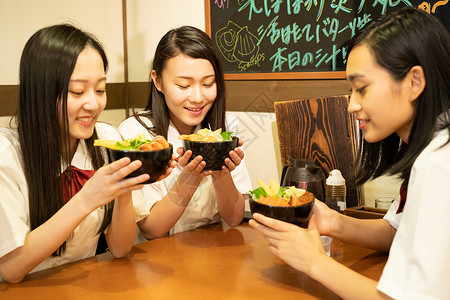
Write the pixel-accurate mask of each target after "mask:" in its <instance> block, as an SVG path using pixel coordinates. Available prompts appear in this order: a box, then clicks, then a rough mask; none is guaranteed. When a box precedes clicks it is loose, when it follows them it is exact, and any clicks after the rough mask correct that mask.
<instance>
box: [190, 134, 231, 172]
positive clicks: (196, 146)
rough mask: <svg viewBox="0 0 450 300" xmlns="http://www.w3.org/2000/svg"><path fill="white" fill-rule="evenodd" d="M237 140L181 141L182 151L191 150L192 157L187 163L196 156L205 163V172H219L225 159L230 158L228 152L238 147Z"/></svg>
mask: <svg viewBox="0 0 450 300" xmlns="http://www.w3.org/2000/svg"><path fill="white" fill-rule="evenodd" d="M238 143H239V138H238V137H235V136H233V137H232V139H231V140H230V141H222V142H197V141H187V140H183V147H184V149H185V150H186V151H187V150H191V151H192V156H191V158H190V159H189V161H191V160H193V159H194V158H195V157H196V156H197V155H201V156H202V157H203V160H204V161H205V162H206V166H205V168H204V169H203V170H205V171H209V170H212V171H220V170H222V166H223V165H225V162H224V160H225V158H227V157H228V158H230V155H229V153H230V151H231V150H233V149H234V148H236V147H237V146H238Z"/></svg>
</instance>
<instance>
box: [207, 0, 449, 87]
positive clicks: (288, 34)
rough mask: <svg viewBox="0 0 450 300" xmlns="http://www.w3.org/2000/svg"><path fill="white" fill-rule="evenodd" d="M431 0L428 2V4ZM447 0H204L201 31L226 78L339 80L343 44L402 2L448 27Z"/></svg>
mask: <svg viewBox="0 0 450 300" xmlns="http://www.w3.org/2000/svg"><path fill="white" fill-rule="evenodd" d="M427 1H431V2H427ZM448 1H449V0H441V1H436V0H425V1H423V0H370V1H369V0H358V1H356V0H206V1H205V4H206V5H205V7H206V23H207V24H206V29H207V32H208V34H209V35H210V36H211V38H212V40H213V42H214V44H215V46H216V47H217V49H218V52H219V53H220V57H221V59H222V63H223V67H224V70H225V73H226V74H227V75H234V76H228V79H243V78H248V79H252V78H256V79H272V78H280V79H282V78H344V76H345V75H344V74H345V72H344V71H345V63H346V59H347V51H346V49H347V44H348V41H349V40H350V39H351V37H352V36H353V35H354V34H355V32H356V31H357V30H359V29H361V28H362V27H364V26H365V25H366V24H368V23H369V22H370V21H371V20H373V19H376V18H377V17H379V16H381V15H383V14H386V13H388V12H390V11H392V10H396V9H399V8H402V7H405V6H414V7H419V8H420V9H423V10H427V11H428V12H429V13H432V14H435V15H436V16H438V17H439V18H440V19H441V20H442V21H443V23H444V24H445V25H446V26H447V28H449V23H450V21H449V18H450V9H449V8H450V4H448Z"/></svg>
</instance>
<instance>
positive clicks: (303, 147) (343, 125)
mask: <svg viewBox="0 0 450 300" xmlns="http://www.w3.org/2000/svg"><path fill="white" fill-rule="evenodd" d="M347 105H348V96H346V95H344V96H333V97H323V98H311V99H304V100H294V101H283V102H275V115H276V121H277V126H278V136H279V140H280V153H281V161H282V165H283V166H284V165H288V164H290V162H291V159H293V158H310V159H312V160H314V162H316V164H317V165H319V166H320V167H321V169H322V173H323V176H324V180H325V179H326V178H327V177H328V173H329V172H330V171H331V170H333V169H338V170H340V171H341V172H342V175H343V176H344V178H345V179H346V185H347V207H351V206H356V205H358V203H359V201H358V194H359V193H358V192H357V189H356V187H355V184H354V182H353V180H351V178H352V172H353V170H354V157H355V152H356V135H355V133H356V123H355V121H354V119H353V117H352V115H350V114H348V113H347Z"/></svg>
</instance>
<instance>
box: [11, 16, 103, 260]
mask: <svg viewBox="0 0 450 300" xmlns="http://www.w3.org/2000/svg"><path fill="white" fill-rule="evenodd" d="M86 46H89V47H92V48H94V49H95V50H96V51H97V52H98V53H99V54H100V56H101V57H102V60H103V67H104V70H105V72H106V70H107V68H108V60H107V58H106V54H105V51H104V50H103V47H102V46H101V44H100V43H99V42H98V41H97V39H96V38H95V37H93V36H92V35H90V34H88V33H86V32H83V31H82V30H80V29H78V28H75V27H73V26H72V25H69V24H61V25H54V26H50V27H46V28H43V29H41V30H39V31H37V32H36V33H35V34H34V35H33V36H32V37H31V38H30V39H29V40H28V42H27V43H26V45H25V47H24V49H23V52H22V57H21V60H20V75H19V76H20V93H19V95H20V96H19V97H20V99H19V113H18V114H17V127H18V133H19V140H20V146H21V150H22V157H23V163H24V171H25V177H26V179H27V182H28V195H29V210H30V223H31V230H33V229H35V228H37V227H39V226H40V225H42V224H43V223H44V222H45V221H47V220H48V219H49V218H51V217H52V216H53V215H54V214H55V213H56V212H57V211H58V210H59V209H60V208H61V207H62V206H63V205H64V203H63V192H62V191H63V189H62V182H61V177H60V175H61V167H62V166H63V165H65V167H68V168H69V169H70V168H71V165H70V161H69V162H68V161H67V160H68V159H67V157H63V154H64V153H65V154H66V156H68V157H71V153H70V147H69V126H68V119H67V94H68V91H69V80H70V76H71V75H72V72H73V70H74V68H75V64H76V61H77V58H78V55H79V54H80V52H81V51H82V50H83V49H84V48H85V47H86ZM96 137H97V134H96V132H95V131H94V135H93V136H92V137H91V138H89V139H87V140H86V141H85V142H86V146H87V148H88V152H89V155H90V156H91V159H92V164H93V166H94V168H95V169H96V170H97V169H98V168H100V167H101V166H102V165H103V164H104V162H105V159H104V158H103V155H102V153H101V152H100V150H99V149H98V148H99V147H94V146H93V141H94V139H95V138H96ZM65 184H67V185H68V186H67V187H68V188H67V189H66V191H68V195H67V196H68V199H70V195H69V193H70V188H69V187H70V186H71V185H70V182H66V183H65ZM111 209H112V208H111V206H110V205H109V206H107V207H106V212H105V218H104V220H103V224H102V225H101V228H100V231H103V230H104V229H105V228H106V227H107V226H108V224H109V222H110V220H111V214H112V212H111ZM65 245H66V243H64V244H63V245H62V246H61V247H60V248H59V249H58V250H57V251H56V252H55V253H54V255H60V254H61V252H62V251H64V249H65Z"/></svg>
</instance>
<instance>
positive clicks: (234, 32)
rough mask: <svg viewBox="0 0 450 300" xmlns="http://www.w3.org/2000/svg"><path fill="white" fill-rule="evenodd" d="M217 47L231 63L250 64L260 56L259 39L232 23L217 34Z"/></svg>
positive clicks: (246, 29) (245, 27)
mask: <svg viewBox="0 0 450 300" xmlns="http://www.w3.org/2000/svg"><path fill="white" fill-rule="evenodd" d="M215 40H216V45H217V48H218V49H219V51H220V53H222V55H223V57H225V59H226V60H227V61H229V62H235V61H238V62H240V63H249V62H251V61H252V60H254V59H255V57H257V56H258V54H259V45H258V38H257V37H256V36H255V35H254V34H252V33H251V32H250V31H249V30H248V27H247V26H244V27H240V26H238V25H237V24H236V23H234V22H232V21H228V23H227V26H226V27H223V28H221V29H220V30H218V31H217V32H216V36H215Z"/></svg>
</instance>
